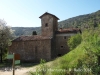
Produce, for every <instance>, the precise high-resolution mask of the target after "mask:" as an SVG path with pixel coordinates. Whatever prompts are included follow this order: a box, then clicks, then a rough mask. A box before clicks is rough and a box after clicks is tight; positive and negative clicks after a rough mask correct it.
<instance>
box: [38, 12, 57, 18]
mask: <svg viewBox="0 0 100 75" xmlns="http://www.w3.org/2000/svg"><path fill="white" fill-rule="evenodd" d="M48 14H49V15H51V16H54V17H55V18H57V19H58V20H59V18H58V17H56V16H55V15H53V14H50V13H48V12H45V13H44V14H43V15H41V16H40V17H39V18H41V17H43V16H44V15H48Z"/></svg>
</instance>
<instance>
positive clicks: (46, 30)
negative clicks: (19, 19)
mask: <svg viewBox="0 0 100 75" xmlns="http://www.w3.org/2000/svg"><path fill="white" fill-rule="evenodd" d="M39 18H40V19H41V35H31V36H20V37H18V38H16V39H14V40H13V41H12V45H11V46H9V54H12V53H16V54H20V59H21V61H23V62H39V61H40V59H45V60H46V61H50V60H52V59H54V58H56V57H58V56H61V55H64V54H66V53H67V52H69V48H68V46H67V40H68V38H69V37H70V36H72V35H74V34H76V33H78V32H79V33H80V32H81V30H80V29H78V28H77V29H76V28H69V29H68V28H67V29H63V28H60V29H58V20H59V18H58V17H56V16H55V15H53V14H50V13H48V12H46V13H44V14H43V15H41V16H40V17H39Z"/></svg>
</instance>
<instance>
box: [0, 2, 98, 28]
mask: <svg viewBox="0 0 100 75" xmlns="http://www.w3.org/2000/svg"><path fill="white" fill-rule="evenodd" d="M98 10H100V0H0V19H3V20H5V21H6V22H7V25H9V26H11V27H40V26H41V19H40V18H39V17H40V16H41V15H42V14H44V13H45V12H48V13H51V14H54V15H55V16H57V17H58V18H59V19H60V20H59V21H62V20H65V19H68V18H72V17H75V16H79V15H84V14H89V13H93V12H96V11H98ZM59 21H58V22H59Z"/></svg>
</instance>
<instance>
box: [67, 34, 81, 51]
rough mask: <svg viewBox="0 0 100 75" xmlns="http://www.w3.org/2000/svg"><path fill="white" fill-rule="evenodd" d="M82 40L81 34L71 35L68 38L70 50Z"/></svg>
mask: <svg viewBox="0 0 100 75" xmlns="http://www.w3.org/2000/svg"><path fill="white" fill-rule="evenodd" d="M81 41H82V36H81V34H76V35H74V36H71V37H70V38H69V39H68V46H69V47H70V50H73V49H74V48H76V47H77V46H78V45H79V44H80V43H81Z"/></svg>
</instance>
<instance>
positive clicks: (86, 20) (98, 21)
mask: <svg viewBox="0 0 100 75" xmlns="http://www.w3.org/2000/svg"><path fill="white" fill-rule="evenodd" d="M98 25H100V10H99V11H97V12H94V13H90V14H86V15H79V16H76V17H72V18H69V19H66V20H63V21H60V22H59V23H58V26H59V28H69V27H79V28H89V27H97V26H98ZM12 29H13V30H15V35H16V36H20V35H31V34H32V32H33V31H37V34H40V33H41V28H40V27H35V28H34V27H12Z"/></svg>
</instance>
